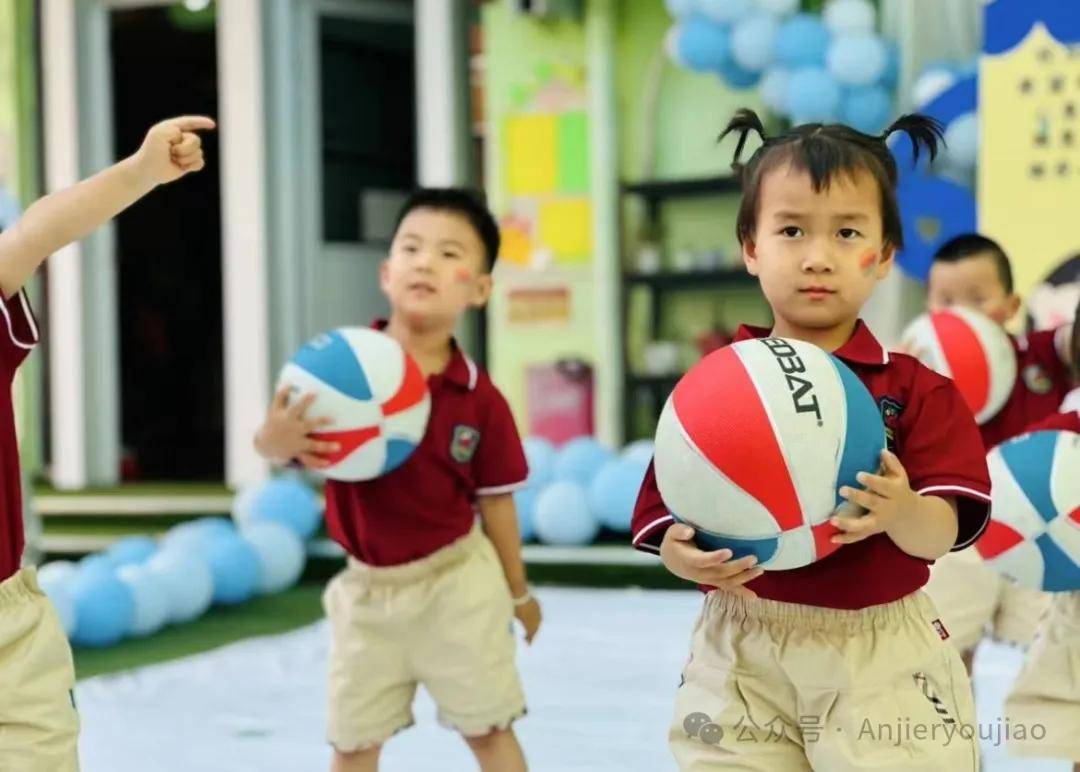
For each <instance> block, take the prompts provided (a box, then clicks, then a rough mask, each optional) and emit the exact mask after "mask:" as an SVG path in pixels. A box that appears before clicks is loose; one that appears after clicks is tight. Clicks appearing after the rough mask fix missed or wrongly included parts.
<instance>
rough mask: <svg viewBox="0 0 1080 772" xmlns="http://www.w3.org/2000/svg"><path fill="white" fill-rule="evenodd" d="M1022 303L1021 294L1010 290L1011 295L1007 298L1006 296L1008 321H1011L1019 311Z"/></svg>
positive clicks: (1006, 319) (1006, 318)
mask: <svg viewBox="0 0 1080 772" xmlns="http://www.w3.org/2000/svg"><path fill="white" fill-rule="evenodd" d="M1022 304H1023V303H1022V301H1021V300H1020V296H1019V295H1017V294H1016V293H1015V292H1010V293H1009V296H1008V297H1007V298H1005V321H1006V322H1007V321H1009V320H1010V319H1012V318H1013V317H1014V316H1016V314H1017V313H1019V311H1020V306H1021V305H1022Z"/></svg>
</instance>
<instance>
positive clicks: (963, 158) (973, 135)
mask: <svg viewBox="0 0 1080 772" xmlns="http://www.w3.org/2000/svg"><path fill="white" fill-rule="evenodd" d="M943 156H944V159H943V160H944V161H945V164H946V165H947V166H949V167H952V168H953V169H962V170H967V171H970V170H972V169H974V168H975V164H977V163H978V161H979V115H978V113H975V112H970V113H964V114H963V115H961V116H959V117H957V118H956V119H955V120H953V121H952V122H951V123H949V125H948V126H947V127H946V128H945V150H944V153H943Z"/></svg>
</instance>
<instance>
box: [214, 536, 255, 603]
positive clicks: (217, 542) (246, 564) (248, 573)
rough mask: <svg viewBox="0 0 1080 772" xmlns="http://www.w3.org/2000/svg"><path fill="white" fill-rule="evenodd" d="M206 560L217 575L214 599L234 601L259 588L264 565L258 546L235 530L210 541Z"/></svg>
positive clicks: (247, 595) (238, 600)
mask: <svg viewBox="0 0 1080 772" xmlns="http://www.w3.org/2000/svg"><path fill="white" fill-rule="evenodd" d="M206 562H207V564H208V565H209V566H210V574H211V575H212V576H213V577H214V603H220V604H222V605H227V606H231V605H235V604H237V603H243V602H244V601H246V600H248V599H249V598H250V597H251V596H252V595H254V594H255V591H256V590H257V589H258V588H259V583H260V581H261V578H262V576H261V571H262V569H261V567H260V565H259V556H258V554H257V553H256V552H255V549H254V548H253V547H252V546H251V545H250V544H248V543H247V542H246V541H244V540H243V539H242V538H240V537H239V536H238V535H236V534H220V535H218V536H217V537H216V538H214V540H213V541H212V542H211V543H210V544H209V545H208V547H207V550H206Z"/></svg>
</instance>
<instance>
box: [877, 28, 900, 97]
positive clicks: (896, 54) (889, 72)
mask: <svg viewBox="0 0 1080 772" xmlns="http://www.w3.org/2000/svg"><path fill="white" fill-rule="evenodd" d="M879 82H880V84H881V85H882V86H884V87H885V88H887V89H889V90H890V91H892V90H894V89H895V88H896V86H897V84H898V83H899V82H900V49H899V48H898V47H897V45H896V43H894V42H893V41H891V40H886V41H885V70H884V71H883V72H882V73H881V79H880V81H879Z"/></svg>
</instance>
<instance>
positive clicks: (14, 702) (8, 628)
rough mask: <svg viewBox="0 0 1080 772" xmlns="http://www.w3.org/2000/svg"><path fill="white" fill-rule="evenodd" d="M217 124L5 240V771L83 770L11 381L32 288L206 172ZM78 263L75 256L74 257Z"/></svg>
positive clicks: (71, 195)
mask: <svg viewBox="0 0 1080 772" xmlns="http://www.w3.org/2000/svg"><path fill="white" fill-rule="evenodd" d="M212 128H214V122H213V121H212V120H210V119H209V118H201V117H195V116H191V117H184V118H173V119H171V120H167V121H163V122H162V123H159V124H157V125H156V126H154V127H153V128H151V129H150V131H149V132H148V133H147V135H146V139H145V140H144V141H143V144H142V146H141V147H140V148H139V150H138V152H136V153H135V154H134V155H133V156H131V157H129V158H125V159H124V160H122V161H120V162H119V163H117V164H115V165H114V166H111V167H109V168H108V169H106V170H105V171H103V172H100V173H98V174H96V175H94V176H93V177H91V178H90V179H87V180H84V181H83V182H80V183H78V184H77V185H74V186H72V187H71V188H68V189H67V190H62V191H59V192H57V193H53V194H51V195H48V196H45V197H44V198H42V199H41V200H39V201H37V202H36V203H35V204H34V205H33V206H31V207H30V208H29V209H27V210H26V214H24V215H23V216H22V218H21V219H20V220H19V221H18V222H17V223H16V224H15V226H14V227H12V228H10V229H9V230H6V231H4V232H3V233H0V290H2V295H0V311H3V315H4V324H3V325H0V327H2V328H3V329H0V377H2V379H3V390H4V393H5V396H4V398H3V400H0V480H2V482H3V491H2V493H0V770H23V769H25V770H49V772H66V771H67V770H76V769H78V766H79V764H78V758H77V752H76V741H77V738H78V733H79V721H78V716H77V715H76V713H75V705H74V702H73V700H72V697H71V690H72V689H73V688H74V686H75V670H74V667H73V665H72V661H71V648H70V647H69V646H68V642H67V638H66V636H65V635H64V632H63V630H62V629H61V627H60V622H59V620H58V619H57V617H56V612H55V611H54V610H53V608H52V606H51V605H50V604H49V602H48V600H47V599H46V598H45V595H44V594H43V593H42V592H41V590H40V589H39V588H38V585H37V579H36V574H35V572H34V569H33V568H29V567H27V568H21V569H20V567H19V563H20V559H21V557H22V551H23V519H22V491H21V489H20V476H19V453H18V446H17V443H16V438H15V418H14V412H13V409H12V404H11V384H12V381H13V379H14V377H15V370H16V369H17V368H18V366H19V365H20V364H21V363H22V362H23V360H24V359H26V356H27V354H29V353H30V350H31V349H33V348H34V345H35V344H36V343H37V341H38V327H37V323H36V322H35V321H34V316H33V314H32V313H31V311H30V304H29V303H28V302H27V298H26V293H25V291H24V290H23V285H24V284H26V281H27V280H28V279H29V278H30V276H31V275H32V274H33V273H34V271H36V270H37V268H38V266H39V265H41V263H42V262H44V260H45V259H46V258H47V257H48V256H49V255H51V254H52V253H54V252H56V251H57V250H59V249H60V248H61V247H63V246H65V245H66V244H70V243H71V242H73V241H78V240H79V239H81V238H83V237H84V236H86V235H87V234H89V233H90V232H91V231H93V230H94V229H95V228H97V227H98V226H99V225H101V224H102V223H104V222H106V221H107V220H109V219H111V218H113V217H115V216H116V215H117V214H119V213H120V212H122V211H123V210H125V209H127V208H128V207H129V206H131V205H132V204H134V203H135V202H136V201H138V200H139V199H140V198H142V197H143V196H145V195H146V194H147V193H149V192H150V191H151V190H153V189H154V188H156V187H157V186H158V185H163V184H166V183H169V182H173V181H174V180H177V179H179V178H181V177H183V176H184V175H185V174H188V173H189V172H195V171H199V170H200V169H202V168H203V166H204V160H203V154H202V149H201V148H202V142H201V140H200V139H199V136H198V135H197V134H196V133H195V132H196V131H198V130H206V129H212ZM68 259H70V257H69V258H68Z"/></svg>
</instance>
